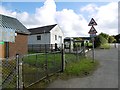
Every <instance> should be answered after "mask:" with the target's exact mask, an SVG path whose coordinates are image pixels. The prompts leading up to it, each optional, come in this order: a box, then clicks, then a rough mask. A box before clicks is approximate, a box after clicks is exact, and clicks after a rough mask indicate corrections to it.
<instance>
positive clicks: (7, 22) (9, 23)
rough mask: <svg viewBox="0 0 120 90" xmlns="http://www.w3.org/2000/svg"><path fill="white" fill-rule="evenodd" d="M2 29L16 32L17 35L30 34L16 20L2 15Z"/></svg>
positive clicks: (0, 22)
mask: <svg viewBox="0 0 120 90" xmlns="http://www.w3.org/2000/svg"><path fill="white" fill-rule="evenodd" d="M0 27H2V28H9V29H13V30H15V32H17V33H22V34H30V32H29V31H28V30H27V28H26V27H25V26H24V25H23V24H22V23H21V22H19V21H18V20H17V19H16V18H13V17H9V16H5V15H1V14H0Z"/></svg>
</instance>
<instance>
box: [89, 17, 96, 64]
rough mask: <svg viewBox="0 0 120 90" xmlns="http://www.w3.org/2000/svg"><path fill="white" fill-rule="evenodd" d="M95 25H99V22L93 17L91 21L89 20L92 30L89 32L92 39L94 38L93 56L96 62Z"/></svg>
mask: <svg viewBox="0 0 120 90" xmlns="http://www.w3.org/2000/svg"><path fill="white" fill-rule="evenodd" d="M94 25H97V23H96V22H95V20H94V19H93V18H92V19H91V21H90V22H89V24H88V26H91V29H90V31H89V32H88V33H89V34H90V37H91V40H92V46H93V49H92V57H93V63H94V62H95V48H94V40H95V38H94V37H95V36H96V33H97V31H96V29H95V28H94Z"/></svg>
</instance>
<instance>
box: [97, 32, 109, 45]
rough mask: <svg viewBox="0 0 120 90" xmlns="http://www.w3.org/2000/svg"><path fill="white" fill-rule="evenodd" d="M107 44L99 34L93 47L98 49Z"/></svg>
mask: <svg viewBox="0 0 120 90" xmlns="http://www.w3.org/2000/svg"><path fill="white" fill-rule="evenodd" d="M107 42H108V41H107V40H106V39H105V38H104V37H103V36H102V35H101V34H100V35H98V36H96V37H95V47H100V46H101V45H102V44H105V43H107Z"/></svg>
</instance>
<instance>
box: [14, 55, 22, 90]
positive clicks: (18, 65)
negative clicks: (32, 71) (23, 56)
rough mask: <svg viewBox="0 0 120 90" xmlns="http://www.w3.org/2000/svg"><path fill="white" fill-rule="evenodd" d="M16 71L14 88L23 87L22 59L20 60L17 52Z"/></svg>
mask: <svg viewBox="0 0 120 90" xmlns="http://www.w3.org/2000/svg"><path fill="white" fill-rule="evenodd" d="M16 73H17V86H16V88H17V89H18V90H19V89H23V82H22V61H21V62H20V57H19V54H16Z"/></svg>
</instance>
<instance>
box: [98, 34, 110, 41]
mask: <svg viewBox="0 0 120 90" xmlns="http://www.w3.org/2000/svg"><path fill="white" fill-rule="evenodd" d="M99 35H101V36H103V37H104V38H105V39H106V40H108V39H109V35H108V34H106V33H100V34H99Z"/></svg>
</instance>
